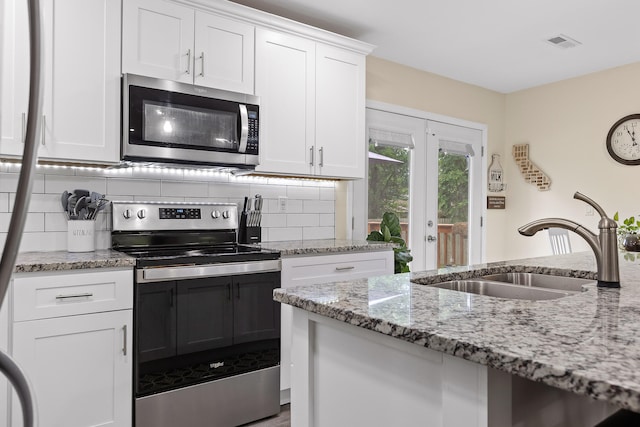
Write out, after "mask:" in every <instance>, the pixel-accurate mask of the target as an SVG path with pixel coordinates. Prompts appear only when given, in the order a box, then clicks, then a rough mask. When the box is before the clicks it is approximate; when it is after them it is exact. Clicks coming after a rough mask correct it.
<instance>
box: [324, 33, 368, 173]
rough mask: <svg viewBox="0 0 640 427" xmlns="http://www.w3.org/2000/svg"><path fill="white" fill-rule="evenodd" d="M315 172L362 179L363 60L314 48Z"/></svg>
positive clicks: (333, 49)
mask: <svg viewBox="0 0 640 427" xmlns="http://www.w3.org/2000/svg"><path fill="white" fill-rule="evenodd" d="M316 53H317V55H316V149H317V151H318V169H317V173H318V174H320V175H323V176H332V177H343V178H364V162H365V158H366V144H365V124H364V118H365V109H364V107H365V57H364V55H362V54H358V53H354V52H351V51H347V50H344V49H340V48H336V47H332V46H327V45H323V44H318V45H317V46H316Z"/></svg>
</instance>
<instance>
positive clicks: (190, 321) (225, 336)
mask: <svg viewBox="0 0 640 427" xmlns="http://www.w3.org/2000/svg"><path fill="white" fill-rule="evenodd" d="M177 286H178V339H177V341H178V354H186V353H193V352H196V351H203V350H211V349H214V348H219V347H226V346H228V345H231V344H232V342H233V306H232V303H231V278H230V277H215V278H204V279H193V280H181V281H180V282H178V285H177Z"/></svg>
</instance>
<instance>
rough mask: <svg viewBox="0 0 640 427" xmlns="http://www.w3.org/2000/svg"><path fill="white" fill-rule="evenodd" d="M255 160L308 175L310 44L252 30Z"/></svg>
mask: <svg viewBox="0 0 640 427" xmlns="http://www.w3.org/2000/svg"><path fill="white" fill-rule="evenodd" d="M256 95H258V96H259V97H260V165H259V166H258V167H257V168H256V170H258V171H264V172H282V173H285V174H302V175H309V174H313V173H314V171H315V168H314V165H313V164H314V158H313V157H314V150H315V148H314V146H313V144H314V139H315V136H314V133H315V132H314V126H315V121H314V115H315V43H314V42H313V41H310V40H307V39H304V38H300V37H295V36H292V35H288V34H283V33H279V32H276V31H271V30H265V29H261V28H258V29H256Z"/></svg>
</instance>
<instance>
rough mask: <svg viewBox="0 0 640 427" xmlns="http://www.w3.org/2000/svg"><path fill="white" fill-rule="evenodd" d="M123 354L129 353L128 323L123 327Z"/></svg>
mask: <svg viewBox="0 0 640 427" xmlns="http://www.w3.org/2000/svg"><path fill="white" fill-rule="evenodd" d="M122 354H123V355H124V356H126V355H127V325H124V326H123V327H122Z"/></svg>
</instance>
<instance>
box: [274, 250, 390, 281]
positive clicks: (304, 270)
mask: <svg viewBox="0 0 640 427" xmlns="http://www.w3.org/2000/svg"><path fill="white" fill-rule="evenodd" d="M385 274H393V251H391V250H389V251H376V252H358V253H349V254H340V255H321V256H313V257H292V258H283V259H282V286H283V287H290V286H298V285H305V284H314V283H328V282H336V281H340V280H356V279H362V278H366V277H372V276H382V275H385Z"/></svg>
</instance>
